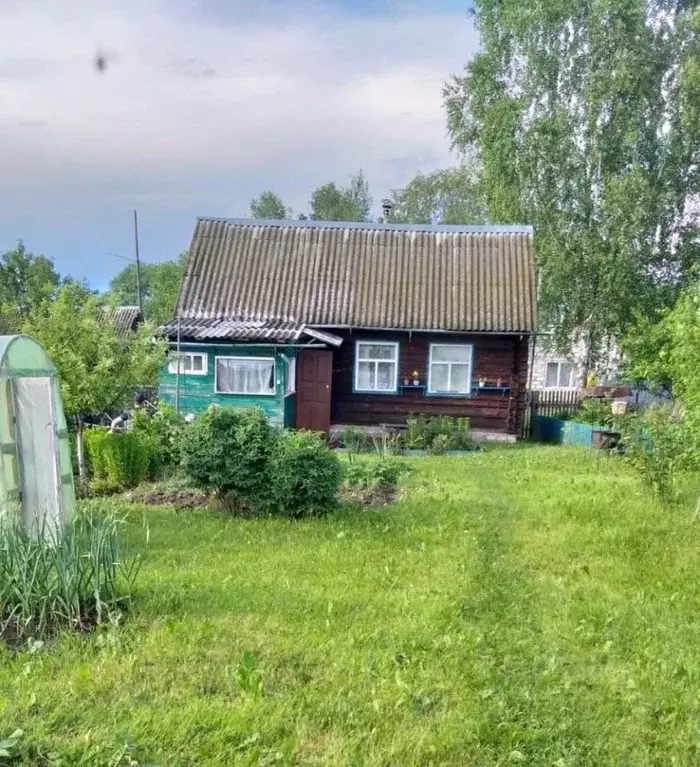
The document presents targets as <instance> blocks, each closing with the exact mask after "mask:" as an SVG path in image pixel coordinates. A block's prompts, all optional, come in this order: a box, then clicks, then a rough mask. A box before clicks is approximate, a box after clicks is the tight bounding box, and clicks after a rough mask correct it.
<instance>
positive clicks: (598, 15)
mask: <svg viewBox="0 0 700 767" xmlns="http://www.w3.org/2000/svg"><path fill="white" fill-rule="evenodd" d="M475 6H476V19H477V25H478V28H479V31H480V35H481V52H480V53H479V55H477V56H476V57H475V58H474V59H473V60H472V61H471V62H470V63H469V64H468V66H467V68H466V72H465V74H464V75H463V76H458V77H454V78H453V79H452V80H451V81H450V82H449V83H448V84H447V85H446V87H445V91H444V97H445V103H446V107H447V113H448V125H449V131H450V134H451V136H452V139H453V142H454V144H455V146H456V147H457V148H459V149H461V150H464V151H467V150H470V151H473V152H475V154H476V156H477V157H478V160H479V163H480V166H481V168H482V172H481V184H482V188H483V192H484V195H485V198H486V201H487V205H488V213H489V217H490V219H491V220H492V221H498V222H503V223H509V222H527V223H532V224H534V225H535V233H536V238H537V242H536V244H537V254H538V259H539V264H540V267H541V272H542V277H543V281H542V290H541V309H542V314H543V316H542V320H543V322H544V323H545V324H547V325H549V326H551V327H552V328H553V330H554V331H555V334H556V338H557V341H558V344H559V345H560V346H569V345H570V343H571V340H572V337H574V338H576V337H581V336H582V337H583V338H584V339H585V341H587V342H588V347H589V354H590V358H591V360H590V361H594V359H595V356H596V352H597V351H598V350H599V349H600V348H601V345H602V343H603V342H604V339H605V338H606V336H610V335H613V336H620V335H621V334H622V333H623V332H624V331H625V330H626V329H627V328H628V327H629V326H630V324H631V323H632V322H633V320H634V317H635V314H637V313H641V314H642V315H646V316H649V315H650V314H652V313H653V312H655V311H657V310H658V309H659V308H660V307H663V306H665V305H668V304H669V303H672V302H673V300H674V296H675V295H676V294H677V291H678V289H679V287H681V286H682V285H683V284H684V282H685V280H686V278H687V275H688V268H689V265H690V264H691V263H692V262H693V260H694V259H696V258H697V238H696V233H697V229H696V227H695V222H694V221H693V219H692V216H690V215H689V208H690V206H691V205H692V200H693V195H694V194H697V192H698V180H699V168H700V141H699V137H700V119H699V118H698V109H697V104H698V95H699V94H700V76H699V74H698V63H697V45H698V43H697V32H698V29H699V28H700V14H699V12H698V10H697V7H696V6H695V4H690V3H687V2H685V1H684V0H596V1H595V2H593V3H580V2H575V0H556V2H552V3H541V2H538V0H501V1H500V2H494V0H476V3H475Z"/></svg>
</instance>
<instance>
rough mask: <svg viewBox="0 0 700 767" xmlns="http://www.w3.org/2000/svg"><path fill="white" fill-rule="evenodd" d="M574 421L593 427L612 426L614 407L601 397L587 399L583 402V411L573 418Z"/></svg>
mask: <svg viewBox="0 0 700 767" xmlns="http://www.w3.org/2000/svg"><path fill="white" fill-rule="evenodd" d="M571 420H572V421H577V422H578V423H587V424H590V425H591V426H612V423H613V414H612V406H611V404H610V402H608V400H606V399H603V398H601V397H587V398H586V399H584V400H583V402H581V409H580V410H579V411H578V412H577V413H574V415H573V416H572V417H571Z"/></svg>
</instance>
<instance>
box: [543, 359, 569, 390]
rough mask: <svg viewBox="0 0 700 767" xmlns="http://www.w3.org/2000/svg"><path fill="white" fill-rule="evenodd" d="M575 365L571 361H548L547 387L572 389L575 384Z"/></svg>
mask: <svg viewBox="0 0 700 767" xmlns="http://www.w3.org/2000/svg"><path fill="white" fill-rule="evenodd" d="M573 379H574V366H573V364H572V363H571V362H548V363H547V373H546V378H545V383H544V385H545V388H546V389H571V388H572V387H573V385H574V380H573Z"/></svg>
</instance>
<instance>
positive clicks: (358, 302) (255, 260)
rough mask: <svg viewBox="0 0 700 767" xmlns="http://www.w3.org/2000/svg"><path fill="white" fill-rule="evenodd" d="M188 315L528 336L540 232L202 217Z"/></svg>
mask: <svg viewBox="0 0 700 767" xmlns="http://www.w3.org/2000/svg"><path fill="white" fill-rule="evenodd" d="M178 310H179V312H180V316H181V318H183V319H187V320H211V319H219V318H248V319H259V320H275V321H287V320H288V321H292V322H298V323H303V324H306V325H315V326H320V327H324V326H325V327H354V328H378V329H379V328H386V329H392V328H396V329H406V330H447V331H492V332H523V333H528V332H532V331H534V330H536V328H537V324H536V317H537V302H536V289H535V269H534V254H533V244H532V228H531V227H527V226H507V227H491V226H422V225H402V224H366V223H359V224H358V223H346V222H319V221H257V220H247V219H215V218H200V219H198V221H197V225H196V228H195V232H194V236H193V238H192V244H191V247H190V251H189V256H188V259H187V264H186V267H185V276H184V279H183V283H182V286H181V289H180V296H179V299H178Z"/></svg>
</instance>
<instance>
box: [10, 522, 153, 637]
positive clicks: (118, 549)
mask: <svg viewBox="0 0 700 767" xmlns="http://www.w3.org/2000/svg"><path fill="white" fill-rule="evenodd" d="M119 524H120V523H119V521H118V520H117V519H116V518H115V517H113V516H102V515H93V514H88V513H84V514H78V515H77V516H76V518H75V519H74V520H73V521H71V522H70V523H69V524H68V525H67V526H66V527H65V528H64V529H63V530H62V531H60V532H58V533H53V532H51V531H49V530H31V531H26V530H24V529H23V528H22V527H21V525H20V524H18V523H17V522H16V521H15V520H13V519H8V518H5V519H2V518H0V637H4V638H5V639H8V640H10V639H11V640H14V641H16V640H21V639H22V638H28V637H33V638H46V637H47V636H51V635H53V634H55V633H56V632H58V631H61V630H64V629H74V630H85V629H87V628H89V627H90V626H92V625H94V624H96V623H101V622H103V621H105V620H107V619H109V617H110V616H111V615H113V614H114V613H116V612H117V611H123V610H124V609H126V608H127V607H128V604H129V603H130V601H131V598H132V592H133V586H134V582H135V579H136V576H137V574H138V570H139V566H140V559H139V558H138V557H137V556H133V555H131V554H129V553H128V551H126V550H125V548H124V546H123V543H122V541H121V538H120V535H119V529H118V528H119Z"/></svg>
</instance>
